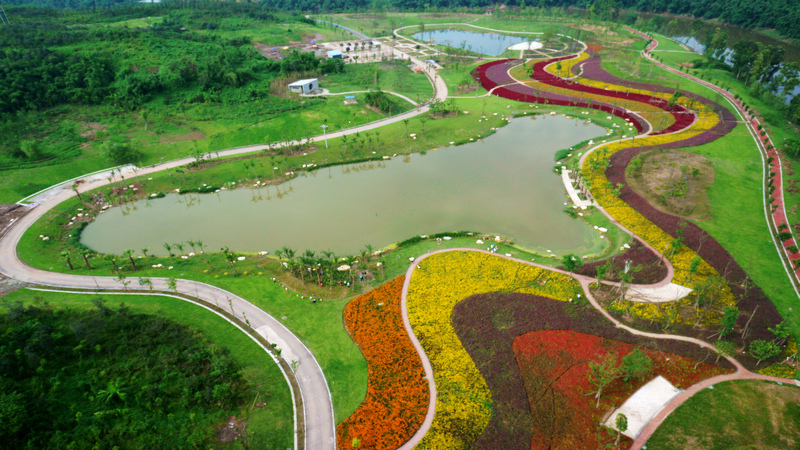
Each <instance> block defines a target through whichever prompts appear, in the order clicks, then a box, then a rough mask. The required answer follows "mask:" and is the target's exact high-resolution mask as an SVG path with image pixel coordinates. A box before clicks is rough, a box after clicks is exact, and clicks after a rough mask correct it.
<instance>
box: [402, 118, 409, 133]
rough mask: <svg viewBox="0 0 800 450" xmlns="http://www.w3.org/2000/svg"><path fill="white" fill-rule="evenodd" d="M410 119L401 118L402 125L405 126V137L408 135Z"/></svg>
mask: <svg viewBox="0 0 800 450" xmlns="http://www.w3.org/2000/svg"><path fill="white" fill-rule="evenodd" d="M409 120H410V119H403V125H405V126H406V137H408V122H409Z"/></svg>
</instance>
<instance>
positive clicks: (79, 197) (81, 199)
mask: <svg viewBox="0 0 800 450" xmlns="http://www.w3.org/2000/svg"><path fill="white" fill-rule="evenodd" d="M72 190H73V191H75V195H77V196H78V200H80V201H81V203H83V198H81V193H80V192H78V185H77V184H73V185H72Z"/></svg>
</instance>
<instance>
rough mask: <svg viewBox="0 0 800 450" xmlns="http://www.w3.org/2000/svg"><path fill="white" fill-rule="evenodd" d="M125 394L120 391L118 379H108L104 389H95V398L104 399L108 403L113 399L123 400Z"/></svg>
mask: <svg viewBox="0 0 800 450" xmlns="http://www.w3.org/2000/svg"><path fill="white" fill-rule="evenodd" d="M126 396H127V394H125V393H124V392H122V383H120V382H119V381H109V382H108V384H107V385H106V388H105V389H101V390H99V391H97V398H98V399H104V400H105V403H110V402H111V401H112V400H114V399H119V400H120V401H123V402H124V401H125V397H126Z"/></svg>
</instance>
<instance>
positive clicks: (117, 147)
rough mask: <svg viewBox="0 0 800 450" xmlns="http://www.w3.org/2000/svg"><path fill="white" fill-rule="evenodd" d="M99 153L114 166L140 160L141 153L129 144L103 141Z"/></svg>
mask: <svg viewBox="0 0 800 450" xmlns="http://www.w3.org/2000/svg"><path fill="white" fill-rule="evenodd" d="M100 152H101V153H102V154H103V155H104V156H105V157H106V158H108V159H109V160H111V162H112V163H114V164H129V163H133V162H136V161H139V160H141V159H142V156H143V155H142V152H141V151H139V149H138V148H137V147H136V146H135V145H134V144H132V143H130V142H115V141H111V140H108V141H105V142H103V144H102V145H100Z"/></svg>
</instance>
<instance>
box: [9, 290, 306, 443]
mask: <svg viewBox="0 0 800 450" xmlns="http://www.w3.org/2000/svg"><path fill="white" fill-rule="evenodd" d="M98 297H100V298H102V299H103V300H105V301H106V302H107V306H109V307H111V308H116V307H117V306H118V305H119V304H121V303H124V304H125V305H126V306H128V307H129V308H130V310H131V311H132V312H135V313H142V314H158V315H162V316H164V317H166V318H168V319H172V320H174V321H176V322H178V323H181V324H183V325H186V326H189V327H191V328H194V329H196V330H199V331H201V332H202V333H203V336H205V338H206V339H208V340H209V341H211V342H212V343H214V344H217V345H219V346H222V347H225V348H228V349H229V350H230V352H231V355H232V356H233V357H234V359H236V361H237V362H238V363H239V365H240V367H241V368H242V374H243V375H244V377H245V379H246V380H247V381H248V383H249V384H250V385H252V386H253V387H254V388H255V390H256V391H258V392H260V395H259V399H260V401H262V402H264V403H266V406H264V407H263V408H252V409H251V408H250V405H249V404H248V405H243V407H242V412H241V415H242V416H243V417H245V418H246V419H247V421H248V430H249V431H250V432H252V438H253V441H252V444H253V445H254V446H256V447H258V448H281V449H282V448H289V447H291V446H292V445H293V442H294V418H293V411H292V399H291V393H290V391H289V385H288V383H287V381H286V380H285V379H284V377H283V374H282V373H281V371H280V368H279V367H278V365H277V364H276V363H275V362H274V361H273V360H272V357H271V356H270V355H269V354H268V353H267V352H266V351H264V349H262V348H261V347H260V346H259V345H258V344H257V343H256V342H254V341H253V340H252V339H250V337H248V336H247V335H246V334H245V333H244V332H242V331H241V330H239V329H237V328H236V327H234V326H233V325H231V324H230V323H228V322H227V321H226V320H225V319H223V318H222V317H219V316H217V315H216V314H214V313H212V312H210V311H208V310H205V309H203V308H200V307H198V306H196V305H193V304H191V303H189V302H187V301H184V300H181V299H177V298H172V297H166V296H157V295H124V294H120V295H114V294H108V293H103V294H88V295H87V294H74V293H66V292H43V291H34V290H28V289H20V290H18V291H15V292H12V293H10V294H8V295H6V296H5V297H3V298H2V302H3V304H8V303H15V302H23V303H24V304H39V305H41V304H42V303H43V302H47V303H48V304H49V305H50V306H51V307H53V308H74V309H91V308H94V305H93V304H92V300H93V299H95V298H98ZM3 309H5V308H3ZM253 395H255V392H254V393H253ZM251 400H253V399H251Z"/></svg>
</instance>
